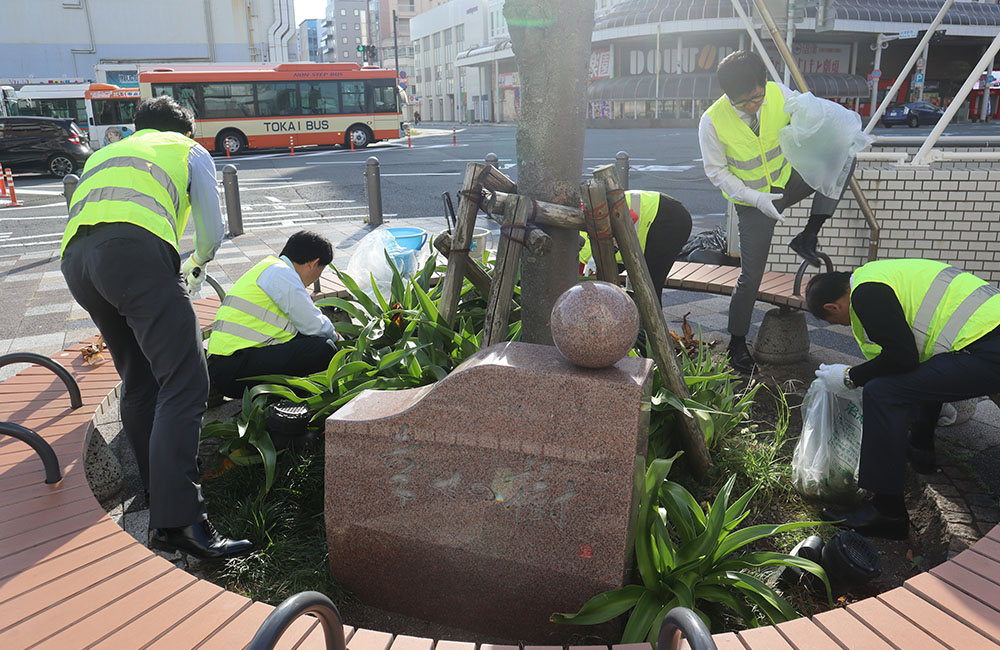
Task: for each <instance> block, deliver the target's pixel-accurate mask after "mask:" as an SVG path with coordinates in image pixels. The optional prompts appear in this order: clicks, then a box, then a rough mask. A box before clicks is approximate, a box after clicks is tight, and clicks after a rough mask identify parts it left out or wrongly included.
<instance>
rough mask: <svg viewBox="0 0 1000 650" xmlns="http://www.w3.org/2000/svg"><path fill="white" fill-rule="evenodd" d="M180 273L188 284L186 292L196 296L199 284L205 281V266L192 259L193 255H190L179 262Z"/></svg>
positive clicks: (199, 287)
mask: <svg viewBox="0 0 1000 650" xmlns="http://www.w3.org/2000/svg"><path fill="white" fill-rule="evenodd" d="M181 275H183V276H184V281H185V282H187V285H188V293H190V294H191V295H192V296H197V295H198V292H199V291H201V285H202V284H204V283H205V268H204V267H203V266H201V265H200V264H198V263H197V262H195V261H194V255H193V254H192V255H190V256H189V257H188V258H187V259H186V260H184V263H183V264H181Z"/></svg>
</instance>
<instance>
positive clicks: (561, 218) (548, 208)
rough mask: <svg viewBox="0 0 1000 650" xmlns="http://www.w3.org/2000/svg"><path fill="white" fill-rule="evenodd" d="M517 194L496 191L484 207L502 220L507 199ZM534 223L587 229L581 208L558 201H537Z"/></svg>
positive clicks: (492, 215) (496, 218)
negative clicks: (561, 203)
mask: <svg viewBox="0 0 1000 650" xmlns="http://www.w3.org/2000/svg"><path fill="white" fill-rule="evenodd" d="M514 196H516V195H515V194H510V193H507V192H500V191H495V192H493V194H492V195H491V196H490V197H489V198H488V199H487V201H486V203H485V205H484V207H485V208H486V212H487V213H488V214H489V215H490V218H491V219H493V220H494V221H496V222H498V223H499V222H500V218H499V215H502V214H503V213H504V207H505V206H506V205H507V201H509V200H511V199H512V198H513V197H514ZM532 223H536V224H540V225H543V226H557V227H559V228H567V229H569V230H586V229H587V226H586V224H584V223H583V211H582V210H580V208H571V207H569V206H568V205H559V204H558V203H547V202H545V201H535V218H534V219H533V220H532Z"/></svg>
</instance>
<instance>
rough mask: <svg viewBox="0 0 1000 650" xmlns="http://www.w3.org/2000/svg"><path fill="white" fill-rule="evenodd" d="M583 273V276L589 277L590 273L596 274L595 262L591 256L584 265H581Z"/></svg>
mask: <svg viewBox="0 0 1000 650" xmlns="http://www.w3.org/2000/svg"><path fill="white" fill-rule="evenodd" d="M583 275H584V277H589V276H591V275H597V262H595V261H594V258H593V257H591V258H590V259H589V260H587V264H586V265H584V267H583Z"/></svg>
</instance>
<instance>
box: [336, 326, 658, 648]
mask: <svg viewBox="0 0 1000 650" xmlns="http://www.w3.org/2000/svg"><path fill="white" fill-rule="evenodd" d="M651 382H652V362H651V361H649V360H648V359H639V358H631V357H626V358H624V359H621V360H620V361H618V362H617V363H615V364H614V365H612V366H610V367H606V368H598V369H589V368H581V367H578V366H575V365H573V364H571V363H570V362H569V361H567V360H566V359H565V358H564V357H563V356H562V355H560V354H559V352H558V351H557V350H556V349H555V348H554V347H552V346H543V345H532V344H527V343H503V344H499V345H495V346H492V347H490V348H487V349H485V350H482V351H480V352H479V353H477V354H476V355H475V356H473V357H471V358H469V359H467V360H466V361H465V362H464V363H463V364H462V365H460V366H459V367H458V368H457V369H456V370H454V371H453V372H452V373H451V374H450V375H448V377H446V378H445V379H443V380H441V381H439V382H437V383H436V384H433V385H430V386H424V387H422V388H417V389H411V390H404V391H388V392H382V391H366V392H364V393H362V394H361V395H359V396H358V397H357V398H355V399H354V400H353V401H351V402H349V403H348V404H346V405H345V406H344V407H342V408H341V409H340V410H339V411H337V412H336V413H335V414H334V415H332V416H331V417H330V418H329V419H328V420H327V423H326V509H325V515H326V531H327V543H328V545H329V551H330V565H331V571H332V574H333V576H334V577H335V578H336V580H338V581H339V582H341V583H342V584H343V585H344V586H345V587H347V588H348V589H350V590H351V591H353V592H354V593H355V594H356V595H357V596H358V597H359V598H360V599H361V600H362V601H363V602H364V603H366V604H368V605H373V606H375V607H380V608H383V609H387V610H390V611H396V612H400V613H403V614H407V615H410V616H416V617H419V618H423V619H426V620H430V621H435V622H440V623H443V624H446V625H450V626H455V627H459V628H463V629H467V630H471V631H476V632H480V633H484V634H490V635H496V636H499V637H503V638H509V639H522V640H526V641H530V642H542V641H548V642H552V641H560V640H565V639H566V638H568V637H569V636H570V635H573V634H578V633H579V632H580V630H579V628H575V627H572V626H564V625H557V624H555V623H551V622H549V616H550V615H551V614H552V613H553V612H559V611H561V612H568V611H576V610H577V609H579V607H580V606H581V605H582V604H583V603H584V602H586V601H587V600H588V599H590V598H591V597H593V596H595V595H596V594H598V593H601V592H603V591H607V590H610V589H617V588H620V587H622V586H623V585H624V584H626V578H627V574H628V573H629V571H630V570H631V561H632V558H631V551H632V539H631V534H630V528H631V526H630V523H631V520H632V517H633V514H634V509H635V508H636V506H637V494H635V491H634V481H635V477H636V475H637V473H641V472H642V470H643V468H644V459H645V453H646V441H647V435H648V427H649V391H650V385H651ZM347 622H348V623H350V621H347Z"/></svg>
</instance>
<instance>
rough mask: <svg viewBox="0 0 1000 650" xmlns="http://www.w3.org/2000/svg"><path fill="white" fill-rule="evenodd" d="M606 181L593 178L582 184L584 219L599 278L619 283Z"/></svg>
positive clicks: (581, 197)
mask: <svg viewBox="0 0 1000 650" xmlns="http://www.w3.org/2000/svg"><path fill="white" fill-rule="evenodd" d="M605 192H606V188H605V187H604V183H602V182H601V181H600V180H599V179H596V178H592V179H590V180H588V181H587V182H586V183H582V184H581V185H580V199H581V200H582V201H583V220H584V222H585V223H586V224H587V236H588V237H589V238H590V254H591V255H593V256H594V262H595V263H596V264H597V279H598V280H604V281H605V282H611V283H612V284H618V263H617V262H616V261H615V247H614V245H613V243H612V242H613V241H614V238H613V237H612V235H611V217H610V216H609V215H608V199H607V196H606V194H605Z"/></svg>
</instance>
